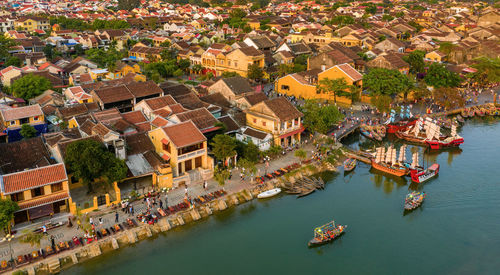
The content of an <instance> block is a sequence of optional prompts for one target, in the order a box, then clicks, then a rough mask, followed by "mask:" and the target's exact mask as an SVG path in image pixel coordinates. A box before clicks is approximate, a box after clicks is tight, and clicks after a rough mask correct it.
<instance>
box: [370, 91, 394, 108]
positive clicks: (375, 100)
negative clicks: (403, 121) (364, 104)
mask: <svg viewBox="0 0 500 275" xmlns="http://www.w3.org/2000/svg"><path fill="white" fill-rule="evenodd" d="M391 102H392V98H391V97H390V96H388V95H384V94H381V95H374V96H372V98H371V103H372V104H373V106H375V108H377V110H379V111H380V112H388V111H389V108H390V107H391Z"/></svg>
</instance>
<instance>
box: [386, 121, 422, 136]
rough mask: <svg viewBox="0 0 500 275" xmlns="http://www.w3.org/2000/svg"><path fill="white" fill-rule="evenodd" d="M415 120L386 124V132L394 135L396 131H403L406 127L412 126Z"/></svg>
mask: <svg viewBox="0 0 500 275" xmlns="http://www.w3.org/2000/svg"><path fill="white" fill-rule="evenodd" d="M415 122H417V119H415V118H411V119H409V120H400V121H396V122H391V123H388V124H386V128H387V129H386V130H387V133H389V134H394V133H396V132H397V131H405V130H406V129H407V128H408V127H410V126H413V125H414V124H415Z"/></svg>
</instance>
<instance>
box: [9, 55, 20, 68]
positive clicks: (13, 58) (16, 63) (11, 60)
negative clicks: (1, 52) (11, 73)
mask: <svg viewBox="0 0 500 275" xmlns="http://www.w3.org/2000/svg"><path fill="white" fill-rule="evenodd" d="M22 64H23V62H22V61H21V59H19V57H17V56H11V57H9V58H7V61H5V67H9V66H14V67H21V65H22Z"/></svg>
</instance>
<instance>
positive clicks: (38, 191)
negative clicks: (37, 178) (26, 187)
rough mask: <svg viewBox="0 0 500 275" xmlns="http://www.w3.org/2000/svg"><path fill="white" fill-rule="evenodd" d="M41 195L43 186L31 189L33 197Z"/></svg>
mask: <svg viewBox="0 0 500 275" xmlns="http://www.w3.org/2000/svg"><path fill="white" fill-rule="evenodd" d="M42 195H44V192H43V187H38V188H35V189H31V197H33V198H34V197H38V196H42Z"/></svg>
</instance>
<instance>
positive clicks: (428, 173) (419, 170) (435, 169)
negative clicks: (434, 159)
mask: <svg viewBox="0 0 500 275" xmlns="http://www.w3.org/2000/svg"><path fill="white" fill-rule="evenodd" d="M412 160H413V161H412V163H411V165H410V177H411V180H412V181H413V182H416V183H423V182H425V181H428V180H430V179H432V178H433V177H435V176H437V175H438V174H439V164H437V163H434V164H433V165H431V166H429V167H428V168H427V169H424V168H423V167H421V166H419V165H418V162H419V161H418V152H415V153H413V157H412Z"/></svg>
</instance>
